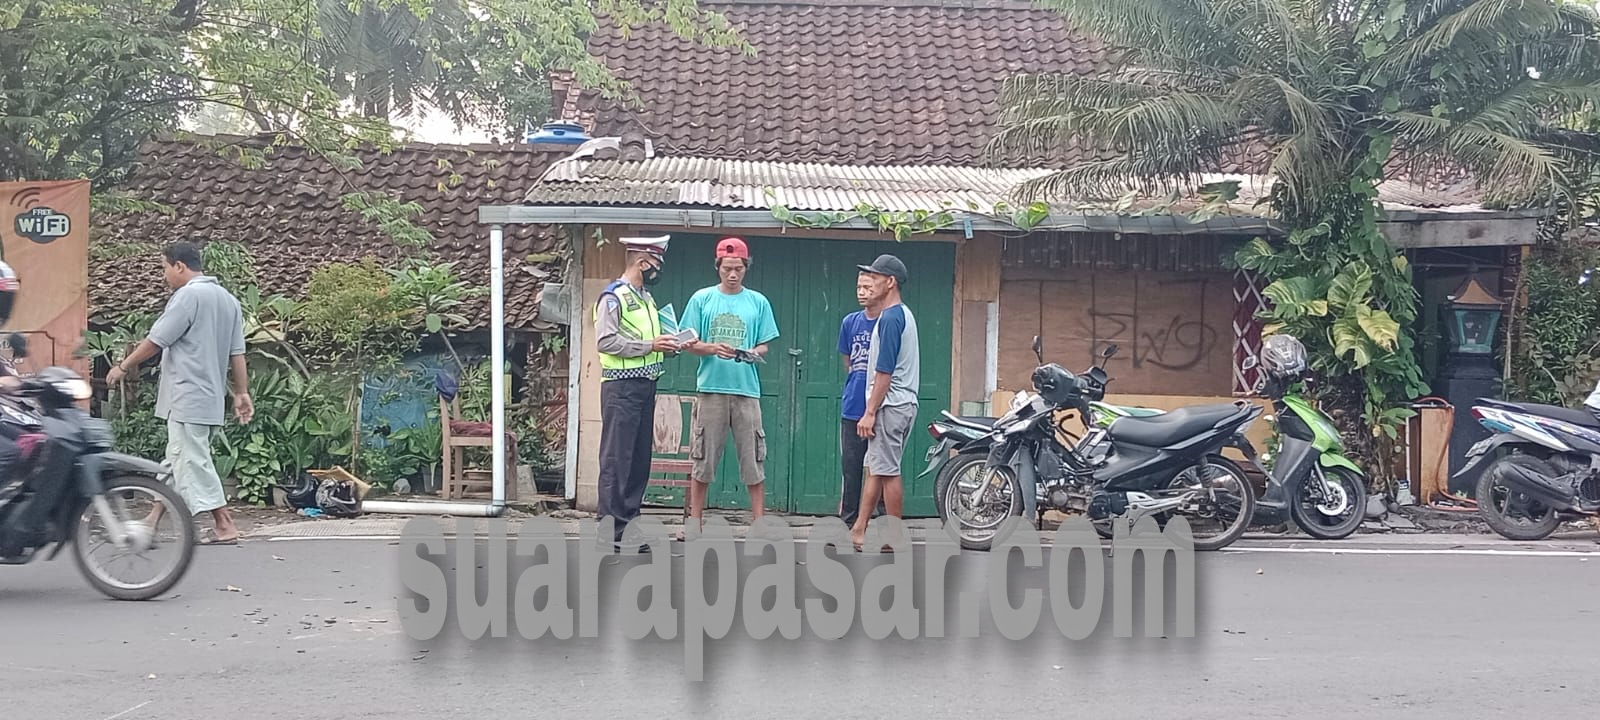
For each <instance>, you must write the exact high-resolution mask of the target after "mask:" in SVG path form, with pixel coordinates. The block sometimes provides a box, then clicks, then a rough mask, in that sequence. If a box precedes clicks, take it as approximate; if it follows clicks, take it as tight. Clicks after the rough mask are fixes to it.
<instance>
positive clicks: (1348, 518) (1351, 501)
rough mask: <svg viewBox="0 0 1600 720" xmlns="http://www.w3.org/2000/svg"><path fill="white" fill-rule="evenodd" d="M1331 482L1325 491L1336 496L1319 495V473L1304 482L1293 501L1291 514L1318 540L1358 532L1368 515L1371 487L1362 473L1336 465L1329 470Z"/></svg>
mask: <svg viewBox="0 0 1600 720" xmlns="http://www.w3.org/2000/svg"><path fill="white" fill-rule="evenodd" d="M1325 474H1326V475H1327V478H1328V484H1327V488H1326V490H1325V492H1331V493H1332V497H1327V498H1323V499H1322V500H1321V501H1320V502H1319V501H1318V500H1317V499H1316V496H1315V487H1314V484H1315V483H1319V482H1321V480H1320V479H1318V478H1316V477H1308V478H1306V479H1305V480H1304V481H1302V482H1301V483H1300V488H1299V492H1297V493H1295V494H1296V495H1298V496H1299V497H1295V498H1292V499H1291V500H1290V501H1289V516H1290V517H1291V518H1292V519H1293V520H1294V523H1295V524H1296V525H1299V526H1300V529H1301V530H1303V531H1305V534H1307V535H1310V536H1311V537H1314V538H1316V539H1318V540H1343V539H1344V538H1347V537H1350V536H1351V535H1352V534H1354V533H1355V531H1356V529H1357V528H1360V527H1361V523H1362V522H1363V521H1365V520H1366V519H1367V513H1366V509H1367V487H1366V484H1365V483H1363V482H1361V476H1360V475H1357V474H1355V473H1354V472H1351V471H1350V469H1349V468H1342V467H1335V468H1328V469H1327V471H1325Z"/></svg>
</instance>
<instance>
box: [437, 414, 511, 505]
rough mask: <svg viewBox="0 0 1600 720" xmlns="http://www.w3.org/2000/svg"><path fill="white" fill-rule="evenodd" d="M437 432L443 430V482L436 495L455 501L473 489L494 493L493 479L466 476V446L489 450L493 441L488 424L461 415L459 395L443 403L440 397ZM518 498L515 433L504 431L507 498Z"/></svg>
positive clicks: (441, 443)
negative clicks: (479, 480) (477, 479)
mask: <svg viewBox="0 0 1600 720" xmlns="http://www.w3.org/2000/svg"><path fill="white" fill-rule="evenodd" d="M439 431H440V432H441V433H443V435H444V436H443V437H442V438H441V442H440V445H439V446H440V448H441V449H442V450H443V452H442V453H441V455H442V460H441V462H442V465H443V467H441V468H440V469H441V470H443V476H444V477H443V481H442V482H441V483H439V494H440V495H441V496H443V497H444V498H445V499H447V500H457V499H461V498H464V497H467V495H468V493H469V492H471V491H472V490H474V489H476V490H479V491H481V492H483V493H491V494H492V493H493V492H494V485H493V481H492V480H490V481H487V482H471V481H468V480H467V479H466V471H467V468H466V461H467V448H475V447H481V448H484V449H486V450H490V449H492V448H493V447H494V440H493V438H492V437H491V436H490V433H491V432H492V430H491V429H490V427H489V424H488V423H484V422H481V421H468V420H463V419H462V418H461V398H460V397H459V396H458V397H456V398H454V399H451V400H450V401H448V402H446V401H445V399H444V396H442V395H441V396H440V397H439ZM516 499H517V435H516V433H513V432H511V431H509V430H508V431H506V501H507V502H511V501H513V500H516Z"/></svg>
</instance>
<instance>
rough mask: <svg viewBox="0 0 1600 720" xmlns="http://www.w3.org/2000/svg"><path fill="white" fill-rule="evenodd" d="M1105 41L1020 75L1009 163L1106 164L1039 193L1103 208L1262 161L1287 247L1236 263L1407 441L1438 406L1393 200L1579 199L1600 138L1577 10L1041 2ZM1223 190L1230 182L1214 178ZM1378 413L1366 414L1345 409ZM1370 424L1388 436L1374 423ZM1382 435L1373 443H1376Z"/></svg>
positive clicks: (1518, 4) (1253, 251)
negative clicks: (1408, 415)
mask: <svg viewBox="0 0 1600 720" xmlns="http://www.w3.org/2000/svg"><path fill="white" fill-rule="evenodd" d="M1040 2H1041V4H1043V5H1046V6H1049V7H1052V8H1053V9H1056V10H1057V11H1059V12H1061V13H1062V14H1064V15H1065V17H1066V19H1067V20H1068V22H1069V23H1070V24H1072V25H1074V26H1076V28H1077V29H1079V30H1081V31H1084V32H1086V33H1088V34H1090V35H1093V36H1095V37H1097V38H1098V39H1099V40H1100V41H1102V42H1103V43H1104V44H1105V45H1106V53H1107V55H1106V61H1105V62H1104V63H1103V65H1102V67H1101V69H1100V70H1099V71H1097V72H1094V73H1092V74H1088V75H1081V76H1080V75H1072V74H1048V75H1041V74H1034V75H1020V76H1017V77H1014V78H1012V79H1011V80H1010V81H1009V82H1008V84H1007V86H1006V88H1005V92H1004V93H1003V98H1002V113H1001V117H1000V121H999V127H998V128H997V131H996V135H995V139H994V141H993V144H992V149H993V150H994V151H995V152H996V153H997V154H998V153H1008V152H1014V151H1018V150H1021V151H1027V152H1030V153H1033V154H1038V153H1045V152H1052V151H1054V149H1056V148H1061V147H1068V146H1070V145H1073V144H1076V145H1078V146H1080V147H1087V148H1089V149H1091V150H1092V151H1094V152H1098V153H1099V155H1098V156H1096V157H1093V158H1091V159H1089V160H1087V161H1085V162H1082V163H1078V164H1076V165H1073V166H1072V167H1069V168H1066V169H1063V170H1061V171H1059V172H1056V173H1053V174H1051V175H1050V176H1048V177H1045V178H1042V179H1040V180H1038V181H1036V182H1034V183H1030V184H1029V185H1028V186H1027V187H1025V188H1023V190H1024V193H1025V194H1027V195H1030V196H1031V197H1033V198H1039V197H1051V198H1062V197H1072V198H1080V199H1095V200H1105V199H1110V198H1116V197H1123V196H1127V194H1128V193H1130V192H1145V193H1156V192H1169V193H1174V194H1177V195H1179V196H1184V197H1192V195H1191V193H1193V192H1195V191H1196V190H1200V191H1203V192H1202V194H1204V191H1213V192H1217V193H1220V194H1222V195H1224V196H1227V195H1229V194H1231V193H1232V192H1234V191H1236V189H1237V188H1236V187H1228V186H1208V185H1207V184H1206V181H1207V180H1208V178H1207V177H1206V174H1207V173H1216V172H1218V170H1219V169H1220V168H1222V167H1224V166H1225V164H1226V163H1227V162H1229V161H1238V160H1239V159H1241V158H1244V159H1254V160H1255V161H1256V163H1257V167H1258V170H1259V172H1260V173H1261V174H1263V175H1265V176H1266V177H1267V179H1268V181H1269V182H1270V183H1271V191H1270V193H1269V195H1268V203H1267V204H1268V205H1269V206H1270V209H1271V210H1272V211H1273V212H1274V213H1275V214H1276V216H1277V217H1278V219H1279V221H1280V223H1281V224H1282V225H1284V226H1285V227H1286V228H1287V229H1288V230H1289V241H1288V242H1278V243H1268V242H1266V241H1265V240H1259V239H1258V240H1256V241H1255V242H1252V243H1250V244H1249V245H1248V246H1247V247H1245V248H1244V249H1243V250H1241V251H1240V252H1239V253H1238V254H1237V255H1236V260H1237V261H1238V262H1240V263H1241V264H1243V265H1244V266H1245V267H1248V268H1251V269H1253V270H1256V271H1258V272H1261V273H1262V274H1264V275H1265V276H1267V278H1268V279H1270V280H1273V283H1272V285H1271V286H1270V287H1269V288H1268V292H1267V295H1268V297H1269V298H1270V299H1271V300H1272V301H1273V305H1274V307H1273V309H1272V311H1271V315H1272V317H1271V318H1269V322H1270V323H1271V324H1270V325H1269V326H1268V328H1267V330H1268V331H1282V332H1291V333H1294V334H1295V335H1296V336H1297V337H1299V338H1300V339H1301V340H1302V341H1304V342H1305V343H1306V346H1307V349H1308V350H1309V351H1310V352H1311V353H1312V356H1313V357H1314V358H1316V359H1317V362H1318V366H1319V369H1321V370H1324V371H1329V372H1330V374H1331V375H1333V376H1335V377H1336V378H1337V377H1338V376H1345V378H1346V380H1347V382H1346V383H1345V384H1344V389H1345V390H1348V391H1349V392H1350V393H1352V394H1353V395H1354V397H1353V398H1349V402H1350V403H1351V404H1352V405H1353V407H1352V408H1351V409H1355V410H1364V411H1365V412H1364V418H1365V420H1366V421H1367V423H1368V424H1369V425H1371V426H1377V425H1385V423H1387V424H1386V426H1387V427H1389V428H1390V429H1391V431H1392V429H1393V426H1394V422H1393V421H1395V420H1398V419H1399V418H1402V417H1404V415H1405V413H1404V412H1403V411H1396V410H1394V409H1393V408H1392V407H1390V406H1391V405H1392V401H1394V400H1405V399H1409V398H1411V397H1415V396H1416V395H1417V394H1420V393H1422V392H1425V391H1426V385H1425V384H1424V383H1423V382H1422V377H1421V374H1420V372H1419V370H1418V367H1417V364H1416V360H1415V357H1414V355H1413V353H1412V349H1411V348H1412V340H1411V333H1410V332H1409V329H1408V326H1409V325H1410V323H1411V322H1412V321H1413V320H1415V318H1416V297H1415V291H1414V290H1413V288H1412V285H1411V276H1410V269H1409V266H1407V264H1406V262H1405V258H1404V257H1403V256H1399V255H1397V254H1395V253H1394V251H1393V250H1392V248H1390V247H1389V245H1388V243H1387V242H1386V241H1385V240H1384V239H1383V238H1382V236H1381V235H1380V234H1379V233H1378V231H1377V225H1376V221H1377V219H1378V210H1377V207H1376V204H1375V202H1374V201H1375V196H1376V189H1375V188H1376V186H1377V184H1378V183H1379V182H1380V181H1381V180H1383V179H1385V178H1394V177H1397V176H1399V175H1400V174H1405V175H1408V176H1409V177H1412V178H1426V177H1438V176H1440V175H1445V176H1449V177H1455V178H1463V177H1464V178H1465V179H1466V180H1468V181H1471V182H1472V183H1474V184H1476V185H1477V186H1478V187H1479V188H1480V189H1483V190H1485V192H1486V195H1485V196H1486V197H1487V198H1488V199H1489V200H1490V201H1491V202H1497V203H1514V204H1532V203H1547V202H1555V201H1561V202H1565V203H1573V202H1576V201H1577V200H1579V198H1577V197H1576V196H1575V195H1574V194H1573V193H1572V192H1571V191H1570V189H1571V188H1573V187H1577V186H1579V184H1580V183H1581V181H1582V180H1583V179H1584V177H1585V176H1586V175H1588V174H1591V173H1592V171H1593V167H1594V166H1593V164H1592V161H1593V160H1594V159H1595V158H1596V157H1597V155H1596V151H1597V150H1600V134H1597V133H1594V132H1586V131H1584V130H1585V128H1588V129H1590V130H1592V129H1593V127H1594V126H1592V125H1585V124H1584V123H1585V122H1586V121H1587V120H1588V119H1591V118H1593V117H1595V115H1596V111H1597V107H1600V16H1597V13H1596V10H1595V8H1594V7H1593V6H1592V5H1585V4H1579V3H1574V2H1566V1H1565V0H1516V1H1514V2H1513V1H1509V0H1040ZM1212 179H1214V178H1212ZM1350 415H1354V416H1358V418H1359V417H1360V416H1362V415H1363V413H1359V412H1358V413H1347V416H1350ZM1365 429H1370V427H1369V428H1365ZM1363 434H1365V433H1363Z"/></svg>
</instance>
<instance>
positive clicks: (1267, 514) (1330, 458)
mask: <svg viewBox="0 0 1600 720" xmlns="http://www.w3.org/2000/svg"><path fill="white" fill-rule="evenodd" d="M1257 365H1260V366H1261V368H1262V370H1263V371H1264V372H1263V373H1262V381H1261V384H1260V386H1259V387H1258V390H1259V391H1260V394H1261V395H1263V396H1265V397H1267V398H1270V399H1271V400H1272V406H1273V411H1274V413H1275V415H1276V418H1275V420H1274V421H1273V422H1274V423H1275V425H1276V427H1277V429H1278V433H1279V441H1280V444H1281V447H1280V448H1279V451H1278V457H1277V461H1276V462H1275V463H1274V464H1273V466H1272V471H1271V472H1267V471H1266V470H1265V468H1262V467H1261V465H1260V463H1259V462H1257V459H1256V452H1255V449H1254V448H1251V447H1249V442H1248V441H1245V442H1244V446H1245V447H1244V448H1243V449H1244V450H1245V452H1247V453H1248V454H1249V455H1250V461H1251V462H1252V463H1254V464H1255V465H1256V467H1257V468H1258V469H1261V471H1262V473H1263V474H1265V475H1266V476H1267V478H1268V481H1267V488H1266V492H1265V493H1263V496H1262V498H1261V500H1260V501H1259V502H1257V503H1256V512H1255V518H1254V522H1253V523H1252V524H1254V525H1277V524H1281V523H1284V522H1287V521H1289V520H1293V521H1294V524H1296V525H1298V526H1300V529H1301V530H1304V531H1305V533H1306V534H1307V535H1310V536H1311V537H1314V538H1317V539H1318V540H1340V539H1343V538H1346V537H1349V536H1350V535H1351V534H1352V533H1354V532H1355V531H1356V530H1357V529H1358V528H1360V527H1361V523H1362V521H1363V520H1365V519H1366V504H1367V502H1366V500H1367V490H1366V488H1367V486H1368V485H1367V478H1366V473H1363V472H1362V471H1361V468H1359V467H1357V466H1356V464H1355V463H1353V462H1351V461H1350V459H1349V458H1347V457H1345V456H1344V441H1343V440H1341V439H1340V437H1339V430H1338V428H1336V427H1334V424H1333V420H1332V418H1329V417H1328V416H1327V414H1325V413H1323V412H1322V411H1321V410H1318V409H1317V408H1315V407H1312V405H1311V402H1310V401H1309V400H1307V399H1306V397H1305V395H1304V394H1303V393H1302V392H1301V390H1302V387H1303V382H1302V381H1303V380H1304V378H1305V373H1306V370H1307V365H1306V351H1305V346H1304V345H1302V344H1301V343H1300V341H1299V340H1297V339H1295V338H1294V337H1292V336H1289V335H1272V336H1269V337H1267V338H1266V340H1265V341H1264V342H1263V343H1262V350H1261V361H1260V362H1259V363H1258V362H1256V361H1255V359H1254V358H1251V359H1250V360H1248V361H1246V363H1245V369H1246V370H1248V369H1251V368H1253V367H1256V366H1257ZM1241 440H1243V438H1241Z"/></svg>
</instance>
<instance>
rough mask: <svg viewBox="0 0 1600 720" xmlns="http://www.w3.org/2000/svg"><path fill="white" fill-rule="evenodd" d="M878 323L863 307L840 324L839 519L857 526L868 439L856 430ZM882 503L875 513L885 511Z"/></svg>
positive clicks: (862, 299) (861, 290) (860, 296)
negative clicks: (841, 479) (842, 376)
mask: <svg viewBox="0 0 1600 720" xmlns="http://www.w3.org/2000/svg"><path fill="white" fill-rule="evenodd" d="M869 284H870V283H869V281H868V279H867V276H866V275H861V276H860V277H858V278H857V279H856V302H858V303H860V304H861V306H862V307H863V308H866V305H867V296H868V294H869V290H870V288H869ZM877 324H878V311H877V310H876V309H871V308H869V309H863V310H857V311H856V312H853V313H850V314H849V315H847V316H845V319H844V322H843V323H841V324H840V326H839V354H840V355H843V356H844V369H845V381H844V394H843V395H842V396H841V398H840V407H841V408H842V412H841V415H843V418H844V419H843V423H842V424H841V425H840V428H839V458H840V464H841V465H842V468H843V470H844V482H843V486H842V488H841V489H840V492H839V519H841V520H844V524H845V525H846V526H848V527H854V526H855V524H856V516H857V515H859V514H861V479H862V478H861V476H862V472H863V470H864V469H865V467H866V457H867V440H866V438H863V437H861V435H860V434H859V433H858V432H857V430H856V421H858V420H860V419H861V416H862V415H863V414H865V413H866V411H867V350H868V349H869V348H870V346H871V344H872V329H873V328H874V327H876V326H877ZM883 511H884V510H883V503H882V502H881V501H880V502H879V503H878V507H877V511H876V512H875V513H874V514H882V513H883Z"/></svg>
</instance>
